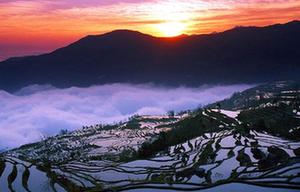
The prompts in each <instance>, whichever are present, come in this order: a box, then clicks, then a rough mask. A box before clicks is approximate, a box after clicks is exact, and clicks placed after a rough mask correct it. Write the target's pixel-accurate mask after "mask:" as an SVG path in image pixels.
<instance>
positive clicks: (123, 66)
mask: <svg viewBox="0 0 300 192" xmlns="http://www.w3.org/2000/svg"><path fill="white" fill-rule="evenodd" d="M299 34H300V22H299V21H292V22H289V23H286V24H276V25H271V26H267V27H237V28H234V29H231V30H227V31H224V32H220V33H214V34H206V35H190V36H178V37H173V38H162V37H154V36H151V35H147V34H143V33H140V32H136V31H130V30H116V31H113V32H110V33H106V34H103V35H89V36H86V37H84V38H82V39H80V40H78V41H76V42H74V43H72V44H70V45H68V46H66V47H63V48H60V49H57V50H55V51H53V52H51V53H47V54H43V55H39V56H28V57H19V58H11V59H8V60H6V61H3V62H0V89H4V90H6V91H10V92H12V91H16V90H18V89H20V88H22V87H24V86H28V85H30V84H51V85H53V86H56V87H70V86H79V87H85V86H90V85H96V84H105V83H115V82H119V83H120V82H121V83H149V82H151V83H155V84H161V85H167V86H178V85H186V86H199V85H202V84H232V83H261V82H266V81H275V80H282V79H284V80H294V79H299V77H298V73H299V72H300V66H299V55H300V48H299V46H298V44H299V42H300V35H299Z"/></svg>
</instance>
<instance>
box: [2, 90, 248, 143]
mask: <svg viewBox="0 0 300 192" xmlns="http://www.w3.org/2000/svg"><path fill="white" fill-rule="evenodd" d="M248 87H249V86H248V85H232V86H215V87H199V88H185V87H178V88H163V87H154V86H151V85H129V84H111V85H102V86H92V87H89V88H76V87H72V88H68V89H57V88H54V87H52V86H49V85H48V86H38V85H34V86H30V87H26V88H23V89H21V90H20V91H18V92H17V93H15V94H9V93H7V92H5V91H0V148H3V147H9V148H11V147H17V146H19V145H21V144H26V143H30V142H34V141H38V140H40V139H41V138H42V136H43V135H47V136H50V135H55V134H57V133H58V132H59V130H61V129H68V130H75V129H78V128H81V127H82V126H84V125H92V124H97V123H113V122H118V121H120V120H125V119H126V118H128V117H129V116H131V115H133V114H136V113H138V114H165V113H166V112H167V111H169V110H175V111H180V110H186V109H193V108H196V107H197V106H199V105H205V104H208V103H211V102H214V101H217V100H221V99H223V98H225V97H229V96H230V95H231V94H232V93H234V92H236V91H241V90H244V89H246V88H248Z"/></svg>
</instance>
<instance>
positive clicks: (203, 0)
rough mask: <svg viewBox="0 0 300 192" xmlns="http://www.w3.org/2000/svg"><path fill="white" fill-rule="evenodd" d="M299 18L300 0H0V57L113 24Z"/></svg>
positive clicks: (158, 26)
mask: <svg viewBox="0 0 300 192" xmlns="http://www.w3.org/2000/svg"><path fill="white" fill-rule="evenodd" d="M299 19H300V0H184V1H180V0H145V1H141V0H89V1H83V0H81V1H80V0H63V1H62V0H0V60H4V59H6V58H8V57H12V56H22V55H28V54H39V53H44V52H49V51H52V50H54V49H56V48H59V47H62V46H65V45H67V44H69V43H71V42H73V41H76V40H78V39H80V38H82V37H84V36H86V35H89V34H102V33H106V32H109V31H112V30H115V29H131V30H137V31H141V32H143V33H147V34H151V35H154V36H176V35H180V34H203V33H212V32H220V31H224V30H226V29H229V28H232V27H235V26H250V25H251V26H253V25H255V26H265V25H271V24H275V23H286V22H288V21H291V20H299Z"/></svg>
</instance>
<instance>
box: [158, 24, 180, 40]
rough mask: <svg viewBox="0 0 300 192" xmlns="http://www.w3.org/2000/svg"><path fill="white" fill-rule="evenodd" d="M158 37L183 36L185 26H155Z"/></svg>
mask: <svg viewBox="0 0 300 192" xmlns="http://www.w3.org/2000/svg"><path fill="white" fill-rule="evenodd" d="M156 28H157V29H158V30H159V32H160V35H161V36H164V37H174V36H178V35H181V34H183V32H184V30H185V29H186V25H185V24H184V23H182V22H166V23H160V24H158V25H156Z"/></svg>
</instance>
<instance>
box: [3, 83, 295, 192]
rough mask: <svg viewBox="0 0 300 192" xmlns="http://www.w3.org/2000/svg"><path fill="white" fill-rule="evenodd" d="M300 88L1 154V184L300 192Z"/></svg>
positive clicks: (275, 86) (139, 119)
mask: <svg viewBox="0 0 300 192" xmlns="http://www.w3.org/2000/svg"><path fill="white" fill-rule="evenodd" d="M295 85H298V84H297V83H296V82H290V81H286V82H276V83H270V84H264V85H260V86H257V87H255V88H251V89H248V90H246V91H244V92H241V93H238V95H240V97H241V98H245V96H247V97H249V98H252V97H253V96H255V95H256V94H258V92H257V91H256V90H260V92H259V93H264V94H262V96H261V97H257V99H256V102H249V103H248V104H249V105H247V106H244V105H243V104H240V103H238V105H234V107H237V109H238V110H225V109H223V108H222V105H223V103H224V101H221V102H219V103H221V104H220V105H217V108H213V107H206V108H204V109H197V110H194V111H186V112H182V113H180V114H175V115H173V114H170V115H169V116H168V115H162V116H138V115H136V116H134V117H132V118H130V119H129V120H128V121H126V122H120V123H119V124H115V125H94V126H85V127H83V128H82V129H79V130H77V131H74V132H62V133H60V134H59V135H57V136H54V137H49V138H47V139H46V140H43V141H41V142H37V143H32V144H27V145H24V146H21V147H20V148H17V149H13V150H10V151H7V152H5V153H2V154H0V155H1V156H0V188H1V189H3V190H6V189H7V190H16V191H22V190H26V191H41V190H42V191H126V190H131V191H135V190H138V189H140V190H146V189H149V190H151V191H155V190H159V189H160V190H166V189H168V190H173V191H177V190H181V191H187V190H191V191H193V190H195V191H196V190H199V189H203V190H205V189H208V188H212V187H216V190H226V189H227V190H229V189H231V188H232V187H234V186H236V185H241V186H243V185H245V184H248V185H246V186H247V188H249V187H251V191H258V190H264V191H273V189H275V188H278V190H280V191H294V190H295V191H296V190H299V189H300V185H299V179H300V175H299V173H300V105H299V102H298V101H297V100H296V99H295V97H298V96H299V91H300V90H299V88H298V87H297V86H295ZM263 90H264V91H263ZM270 91H273V92H276V93H278V92H279V93H281V94H284V95H283V96H282V95H281V96H280V97H276V100H272V102H269V100H268V99H269V97H268V98H265V95H268V96H269V95H270V94H266V93H269V92H270ZM286 94H289V97H288V99H289V100H287V95H286ZM237 98H238V97H237V96H236V95H233V96H232V97H231V98H230V99H228V100H227V101H235V100H236V99H237ZM255 98H256V97H255ZM265 99H267V100H265ZM227 103H231V102H227ZM233 103H235V102H233ZM214 105H215V104H214ZM228 106H229V105H228ZM45 185H46V186H48V188H47V189H45ZM227 187H229V189H228V188H227Z"/></svg>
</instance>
